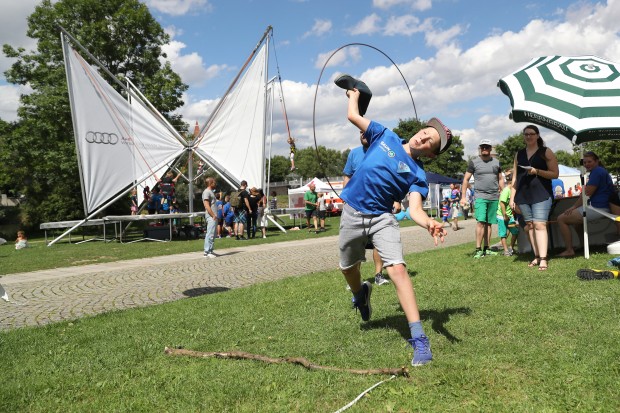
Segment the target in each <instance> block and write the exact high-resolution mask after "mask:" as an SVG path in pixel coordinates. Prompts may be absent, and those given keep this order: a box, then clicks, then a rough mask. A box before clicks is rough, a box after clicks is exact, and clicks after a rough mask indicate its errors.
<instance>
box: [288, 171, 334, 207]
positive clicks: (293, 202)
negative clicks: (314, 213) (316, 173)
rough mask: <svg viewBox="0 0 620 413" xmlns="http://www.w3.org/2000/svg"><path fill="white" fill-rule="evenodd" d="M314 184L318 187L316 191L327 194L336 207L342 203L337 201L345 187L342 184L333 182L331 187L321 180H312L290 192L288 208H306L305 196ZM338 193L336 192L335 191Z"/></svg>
mask: <svg viewBox="0 0 620 413" xmlns="http://www.w3.org/2000/svg"><path fill="white" fill-rule="evenodd" d="M311 183H314V185H315V186H316V188H315V191H316V192H317V193H319V192H322V193H326V194H327V196H328V197H329V198H332V199H334V200H335V203H334V205H335V206H336V207H338V205H339V204H341V202H339V201H337V199H339V194H340V191H342V188H343V185H342V182H332V183H331V186H330V184H328V183H327V182H323V181H321V180H320V179H319V178H312V179H311V180H310V181H308V183H307V184H305V185H304V186H300V187H299V188H293V189H289V190H288V206H289V208H303V207H304V194H305V193H306V192H308V191H309V190H310V184H311ZM334 190H335V191H338V192H335V191H334Z"/></svg>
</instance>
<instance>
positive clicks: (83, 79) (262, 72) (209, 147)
mask: <svg viewBox="0 0 620 413" xmlns="http://www.w3.org/2000/svg"><path fill="white" fill-rule="evenodd" d="M61 31H62V34H61V40H62V44H63V53H64V57H65V68H66V74H67V83H68V87H69V100H70V103H71V114H72V117H73V129H74V138H75V143H76V147H77V152H78V167H79V170H80V183H81V186H82V197H83V202H84V211H85V215H86V218H85V219H84V220H82V221H80V222H79V223H78V224H76V225H75V226H73V227H72V228H70V229H69V230H67V231H66V232H65V233H63V234H62V235H60V236H59V237H58V238H56V239H55V240H53V241H52V242H51V243H49V244H48V245H52V244H54V243H55V242H56V241H58V240H59V239H61V238H62V237H64V236H65V235H67V234H68V233H70V232H71V231H73V230H74V229H75V228H77V227H79V226H81V225H83V224H84V223H85V222H86V221H88V220H89V219H92V218H93V217H94V216H95V215H96V214H97V213H99V212H100V211H102V210H103V209H104V208H106V207H107V206H108V205H111V204H112V203H113V202H115V201H116V200H118V199H120V198H121V197H122V196H126V194H127V191H128V190H129V189H130V188H132V187H139V188H140V189H142V188H143V187H144V186H145V185H149V186H151V187H152V186H153V185H154V184H155V183H156V182H157V181H158V178H161V174H163V173H164V171H166V170H168V169H171V168H173V167H174V165H175V163H176V162H177V161H178V159H179V157H180V156H181V155H182V154H183V153H185V152H186V151H189V152H190V157H189V159H190V161H189V162H188V174H189V177H188V178H187V179H188V181H189V186H190V194H191V193H192V182H193V171H192V162H191V159H192V156H191V154H192V153H196V154H197V155H198V156H199V157H200V158H201V159H202V160H204V161H205V162H206V163H207V164H208V165H209V166H211V167H212V168H213V169H214V170H215V171H216V172H218V173H219V174H220V175H221V176H222V177H223V178H224V179H225V180H226V181H227V182H228V183H229V184H231V185H232V186H234V187H238V186H239V183H240V182H241V181H242V180H246V181H248V184H249V185H250V186H257V187H262V188H265V187H266V186H265V183H266V182H265V181H266V179H265V141H266V124H267V121H268V120H270V119H268V117H267V111H268V109H271V108H272V107H273V104H272V101H273V97H272V98H271V100H270V99H269V92H272V93H273V88H271V89H270V88H269V82H268V81H267V76H268V70H267V69H268V44H269V39H270V36H269V35H270V34H271V32H272V28H271V26H269V27H268V28H267V30H266V31H265V33H264V34H263V37H262V38H261V40H260V41H259V42H258V44H257V45H256V47H255V48H254V50H253V51H252V53H251V54H250V56H249V57H248V59H247V60H246V63H245V65H243V68H242V69H241V71H240V72H239V74H238V75H237V77H236V78H235V79H234V81H233V82H232V84H231V85H230V86H229V88H228V90H227V91H226V93H225V95H224V96H223V97H222V99H221V100H220V102H219V103H218V105H217V107H216V109H215V110H214V112H213V113H212V114H211V116H210V117H209V120H208V122H207V123H206V125H205V126H204V127H203V129H202V130H201V131H200V134H199V136H198V137H197V138H196V139H195V140H194V141H193V142H186V141H185V139H184V138H183V137H182V136H181V135H180V134H179V133H178V132H177V131H176V130H175V129H174V128H173V127H172V126H171V125H170V124H169V123H168V122H167V120H166V119H165V118H164V117H163V116H162V115H161V114H160V113H159V112H158V111H157V110H156V109H155V108H154V107H153V105H151V104H150V102H148V100H147V99H146V97H144V95H142V93H140V91H138V90H137V88H135V86H133V85H132V84H131V82H130V81H129V80H128V79H127V82H128V84H127V85H124V84H123V83H121V82H120V81H119V80H118V79H117V78H116V77H115V76H114V75H113V74H112V73H110V72H109V71H108V70H107V69H106V68H105V67H104V66H103V65H102V64H101V63H100V62H99V61H98V60H97V59H96V58H95V57H94V56H92V55H91V54H90V53H89V52H88V51H87V50H86V49H85V48H84V47H83V46H81V45H80V44H79V42H78V41H77V40H76V39H75V38H73V37H72V36H71V35H70V34H69V33H67V32H66V30H64V29H62V28H61ZM65 37H67V38H68V39H69V40H71V41H72V42H73V43H74V44H76V45H77V46H79V48H80V49H81V50H82V51H83V52H84V53H86V54H87V55H88V57H89V58H90V59H91V61H93V62H95V63H96V64H97V67H98V69H99V70H97V68H96V67H94V66H91V65H90V64H89V63H87V62H86V61H85V60H84V59H83V58H82V56H80V54H79V53H77V51H76V50H75V49H74V48H72V47H71V46H70V45H69V44H68V41H67V40H66V39H65ZM100 72H102V73H105V74H106V75H108V76H109V77H110V80H111V81H113V82H115V83H116V84H117V85H118V86H120V87H121V88H123V89H124V92H125V93H126V95H127V98H125V97H123V95H121V94H120V93H119V92H117V91H116V90H115V89H114V88H113V87H112V86H111V84H110V83H108V82H107V81H106V80H104V79H103V77H102V76H101V74H100ZM275 78H276V77H274V79H275ZM277 78H278V79H280V76H279V75H278V76H277ZM281 98H282V97H281ZM141 192H142V191H139V197H140V198H141ZM190 196H191V195H190ZM190 212H192V202H190ZM281 229H282V228H281ZM282 230H284V229H282Z"/></svg>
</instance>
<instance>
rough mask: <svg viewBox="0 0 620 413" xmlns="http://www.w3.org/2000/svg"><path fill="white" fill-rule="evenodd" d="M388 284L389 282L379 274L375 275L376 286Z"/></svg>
mask: <svg viewBox="0 0 620 413" xmlns="http://www.w3.org/2000/svg"><path fill="white" fill-rule="evenodd" d="M389 283H390V280H388V279H387V278H385V277H384V276H383V274H381V273H377V274H376V275H375V284H377V285H383V284H389Z"/></svg>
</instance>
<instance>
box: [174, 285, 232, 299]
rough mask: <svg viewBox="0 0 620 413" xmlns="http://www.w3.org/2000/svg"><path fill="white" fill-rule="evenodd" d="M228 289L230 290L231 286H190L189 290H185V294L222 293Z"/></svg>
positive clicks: (197, 295) (194, 295) (193, 295)
mask: <svg viewBox="0 0 620 413" xmlns="http://www.w3.org/2000/svg"><path fill="white" fill-rule="evenodd" d="M228 290H230V288H226V287H199V288H190V289H189V290H185V291H183V295H184V296H186V297H200V296H201V295H207V294H215V293H221V292H224V291H228Z"/></svg>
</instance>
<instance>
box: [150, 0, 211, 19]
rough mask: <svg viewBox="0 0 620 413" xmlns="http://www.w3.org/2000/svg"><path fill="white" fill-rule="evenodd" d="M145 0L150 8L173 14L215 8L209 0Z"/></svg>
mask: <svg viewBox="0 0 620 413" xmlns="http://www.w3.org/2000/svg"><path fill="white" fill-rule="evenodd" d="M145 2H146V4H147V6H148V7H149V9H153V10H157V11H159V12H162V13H165V14H169V15H171V16H182V15H184V14H188V13H190V14H194V13H198V12H201V11H211V10H213V6H212V5H211V3H210V2H209V1H208V0H146V1H145Z"/></svg>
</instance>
